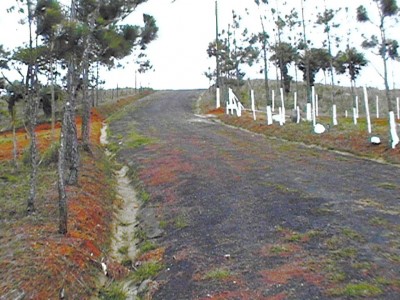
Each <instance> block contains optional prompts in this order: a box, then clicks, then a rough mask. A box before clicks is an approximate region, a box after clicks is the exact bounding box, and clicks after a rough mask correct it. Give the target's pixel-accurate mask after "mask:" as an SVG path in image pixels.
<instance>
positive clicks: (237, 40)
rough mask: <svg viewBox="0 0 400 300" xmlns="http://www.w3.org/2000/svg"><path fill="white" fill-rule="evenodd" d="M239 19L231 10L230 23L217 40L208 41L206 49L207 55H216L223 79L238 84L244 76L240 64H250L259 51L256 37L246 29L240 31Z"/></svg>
mask: <svg viewBox="0 0 400 300" xmlns="http://www.w3.org/2000/svg"><path fill="white" fill-rule="evenodd" d="M240 21H241V17H240V16H239V15H238V14H237V13H236V12H235V11H232V24H230V25H229V26H228V29H227V30H226V31H225V30H223V32H222V34H221V36H220V38H219V39H218V41H213V42H211V43H209V45H208V49H207V54H208V56H209V57H216V56H217V55H218V57H219V61H220V73H221V76H222V77H223V79H224V80H235V83H236V84H240V83H241V82H242V80H243V78H244V76H245V72H244V71H243V70H242V67H241V66H242V65H243V64H247V65H249V66H252V65H253V63H254V62H256V61H257V59H258V56H259V53H260V51H259V49H258V48H257V46H256V43H257V41H258V37H257V36H255V35H251V34H250V33H249V31H248V30H247V29H244V30H243V31H241V30H240V28H241V27H240ZM217 43H218V47H217ZM217 51H218V53H217ZM214 74H216V73H214ZM214 74H213V73H208V74H206V76H207V77H209V78H213V77H215V75H214Z"/></svg>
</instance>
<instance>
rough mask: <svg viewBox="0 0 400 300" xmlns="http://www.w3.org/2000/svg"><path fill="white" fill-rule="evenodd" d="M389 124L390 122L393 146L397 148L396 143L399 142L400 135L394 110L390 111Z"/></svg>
mask: <svg viewBox="0 0 400 300" xmlns="http://www.w3.org/2000/svg"><path fill="white" fill-rule="evenodd" d="M389 124H390V136H391V142H392V145H391V146H392V148H393V149H394V148H396V145H397V144H398V143H399V141H400V140H399V136H398V135H397V130H396V120H395V117H394V112H392V111H390V112H389Z"/></svg>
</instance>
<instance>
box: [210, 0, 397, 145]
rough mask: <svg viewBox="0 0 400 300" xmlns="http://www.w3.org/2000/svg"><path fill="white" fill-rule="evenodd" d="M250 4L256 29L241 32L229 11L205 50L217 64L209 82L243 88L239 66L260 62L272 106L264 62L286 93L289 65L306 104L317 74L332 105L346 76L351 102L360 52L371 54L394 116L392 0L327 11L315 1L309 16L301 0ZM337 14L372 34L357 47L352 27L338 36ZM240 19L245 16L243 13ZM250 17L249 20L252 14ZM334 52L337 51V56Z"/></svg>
mask: <svg viewBox="0 0 400 300" xmlns="http://www.w3.org/2000/svg"><path fill="white" fill-rule="evenodd" d="M254 2H255V4H256V5H257V7H258V11H259V22H260V26H259V28H260V29H261V30H260V31H259V32H249V30H248V29H247V28H242V24H241V22H242V20H243V17H242V16H240V15H239V14H238V13H237V12H235V11H232V20H231V22H230V24H229V25H228V26H227V28H225V29H223V30H222V31H221V32H218V35H217V37H216V39H215V40H214V41H212V42H210V43H209V45H208V48H207V54H208V56H209V57H214V58H216V61H217V64H218V66H217V67H216V68H215V69H214V70H211V69H209V70H208V72H205V75H206V76H207V77H208V78H209V79H210V81H214V82H216V83H217V82H218V83H222V84H223V83H225V84H231V85H240V84H243V83H244V81H243V79H244V77H245V72H244V71H243V66H245V65H247V66H250V67H252V66H254V65H256V63H257V62H259V61H260V60H261V61H262V64H263V67H262V68H261V73H264V81H265V84H264V86H265V95H266V99H265V101H266V104H267V105H271V102H272V100H271V91H270V83H269V78H270V77H271V75H270V74H271V70H270V69H269V62H272V64H273V65H275V67H276V72H277V74H275V76H276V78H277V80H279V84H280V88H282V89H283V90H284V92H285V93H286V94H288V93H289V92H290V91H291V89H293V87H292V86H291V85H292V83H293V76H292V75H293V74H290V72H289V71H290V67H293V68H292V69H294V76H295V80H294V83H295V85H296V86H295V90H296V91H297V89H298V86H297V82H298V72H297V71H300V72H301V73H302V75H303V76H302V80H303V81H304V82H305V83H306V87H307V102H309V103H310V102H311V93H310V90H311V87H312V86H313V85H314V84H315V79H316V75H317V74H318V72H320V71H322V72H323V73H324V77H325V84H327V78H330V80H329V81H330V82H329V85H330V86H331V102H332V104H335V84H334V83H335V80H334V76H335V75H336V74H346V75H347V76H348V78H349V81H350V86H351V94H352V99H354V100H355V99H356V97H355V89H354V88H355V86H356V80H357V78H358V77H359V75H360V73H361V72H362V70H363V68H364V67H366V66H367V65H368V63H369V62H368V60H367V59H366V56H365V54H364V53H363V52H362V51H361V50H360V48H361V49H363V50H365V51H371V53H374V54H376V55H377V56H378V57H379V58H380V60H381V65H382V69H383V72H382V73H381V74H379V76H380V77H381V78H382V82H383V84H384V87H385V91H386V102H387V106H388V110H389V116H390V115H391V114H393V101H394V96H393V95H392V93H391V91H390V88H389V77H388V64H389V63H390V62H393V61H395V60H399V53H398V48H399V44H398V41H397V40H396V39H394V38H391V37H390V36H389V31H390V30H389V29H390V28H391V26H393V24H395V23H396V22H397V21H398V17H399V13H400V10H399V7H398V5H397V1H396V0H370V1H368V3H367V4H365V5H364V4H363V5H360V6H358V7H357V8H356V9H355V10H354V11H351V10H350V9H349V8H348V7H335V8H329V7H328V3H329V1H326V0H323V1H318V2H319V4H318V8H316V9H317V10H320V11H317V13H316V14H314V15H312V14H310V12H309V11H306V10H305V0H296V1H278V0H261V1H260V0H254ZM290 5H292V8H290ZM288 7H289V9H288ZM282 8H284V9H285V13H282V12H281V10H282ZM321 8H322V9H321ZM339 14H341V15H342V16H345V19H346V20H347V21H349V20H354V19H355V20H357V22H358V23H359V24H361V25H364V24H367V23H368V24H370V25H372V26H373V28H374V30H375V31H374V32H372V34H369V33H363V32H359V33H358V35H359V37H360V38H362V43H361V44H360V45H354V44H353V43H352V41H351V40H352V37H351V36H352V34H353V32H352V31H354V28H353V29H351V28H349V29H348V30H347V32H346V33H345V34H343V31H344V29H341V28H340V26H341V23H340V20H339V19H338V16H339ZM245 15H249V12H248V10H246V12H245ZM251 17H252V19H253V20H254V18H255V16H254V14H252V15H251ZM311 33H312V34H313V35H314V36H315V35H316V34H317V33H318V34H320V35H321V36H323V37H324V38H323V40H322V44H321V46H320V47H317V46H316V45H315V44H314V41H313V39H312V38H309V37H310V35H311ZM334 49H337V51H336V53H334ZM354 105H355V104H354ZM393 134H394V132H393V130H392V131H391V138H392V140H396V136H394V135H393Z"/></svg>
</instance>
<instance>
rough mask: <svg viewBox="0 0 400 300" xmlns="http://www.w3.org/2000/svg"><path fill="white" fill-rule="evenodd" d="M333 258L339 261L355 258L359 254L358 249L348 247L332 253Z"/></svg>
mask: <svg viewBox="0 0 400 300" xmlns="http://www.w3.org/2000/svg"><path fill="white" fill-rule="evenodd" d="M332 254H333V256H334V257H335V258H337V259H349V258H355V257H356V256H357V254H358V251H357V249H356V248H353V247H347V248H342V249H339V250H336V251H333V252H332Z"/></svg>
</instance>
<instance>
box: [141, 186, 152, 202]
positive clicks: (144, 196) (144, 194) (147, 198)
mask: <svg viewBox="0 0 400 300" xmlns="http://www.w3.org/2000/svg"><path fill="white" fill-rule="evenodd" d="M139 199H140V200H142V202H143V203H147V202H149V201H150V194H149V193H147V192H146V191H145V190H144V189H141V191H140V192H139Z"/></svg>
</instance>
